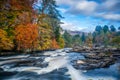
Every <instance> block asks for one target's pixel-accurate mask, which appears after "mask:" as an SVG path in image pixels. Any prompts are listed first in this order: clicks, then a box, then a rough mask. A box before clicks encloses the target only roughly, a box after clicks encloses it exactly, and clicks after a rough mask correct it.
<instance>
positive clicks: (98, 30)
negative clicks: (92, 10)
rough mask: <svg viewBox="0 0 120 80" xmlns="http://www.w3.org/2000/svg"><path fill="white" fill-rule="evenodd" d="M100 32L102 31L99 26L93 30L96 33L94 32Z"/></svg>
mask: <svg viewBox="0 0 120 80" xmlns="http://www.w3.org/2000/svg"><path fill="white" fill-rule="evenodd" d="M101 30H102V27H101V26H99V25H98V26H96V28H95V31H96V32H98V33H100V32H101Z"/></svg>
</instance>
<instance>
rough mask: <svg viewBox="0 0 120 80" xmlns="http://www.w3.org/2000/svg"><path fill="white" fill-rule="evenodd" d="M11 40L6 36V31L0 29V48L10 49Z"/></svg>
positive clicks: (11, 46)
mask: <svg viewBox="0 0 120 80" xmlns="http://www.w3.org/2000/svg"><path fill="white" fill-rule="evenodd" d="M13 47H14V45H13V42H12V41H11V40H10V38H8V37H7V33H6V31H4V30H2V29H0V50H11V49H12V48H13Z"/></svg>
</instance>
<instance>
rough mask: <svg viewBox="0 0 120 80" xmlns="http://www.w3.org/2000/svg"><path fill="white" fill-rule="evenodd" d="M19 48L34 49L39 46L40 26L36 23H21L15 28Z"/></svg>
mask: <svg viewBox="0 0 120 80" xmlns="http://www.w3.org/2000/svg"><path fill="white" fill-rule="evenodd" d="M15 32H16V37H15V39H16V43H17V49H18V50H27V49H30V50H33V49H35V48H37V46H38V27H37V25H35V24H30V23H29V24H27V25H22V24H21V25H19V26H17V27H16V29H15Z"/></svg>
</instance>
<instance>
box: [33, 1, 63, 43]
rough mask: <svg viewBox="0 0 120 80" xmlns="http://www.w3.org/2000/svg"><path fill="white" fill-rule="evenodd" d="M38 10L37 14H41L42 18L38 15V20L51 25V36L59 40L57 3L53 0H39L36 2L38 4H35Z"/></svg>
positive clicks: (59, 16)
mask: <svg viewBox="0 0 120 80" xmlns="http://www.w3.org/2000/svg"><path fill="white" fill-rule="evenodd" d="M35 7H36V9H37V10H38V14H39V16H41V15H42V16H43V15H44V16H43V17H42V19H41V18H40V17H39V18H38V22H43V23H47V24H48V25H49V26H51V28H52V30H53V34H51V35H52V37H53V38H55V39H56V41H57V42H59V38H60V36H61V35H60V23H61V21H60V18H62V16H61V15H60V13H59V11H58V10H57V5H56V1H55V0H41V1H39V2H38V5H36V6H35Z"/></svg>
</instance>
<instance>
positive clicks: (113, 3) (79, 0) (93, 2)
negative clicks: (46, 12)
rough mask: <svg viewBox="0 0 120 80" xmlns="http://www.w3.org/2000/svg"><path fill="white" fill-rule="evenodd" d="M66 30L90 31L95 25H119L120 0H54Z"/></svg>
mask: <svg viewBox="0 0 120 80" xmlns="http://www.w3.org/2000/svg"><path fill="white" fill-rule="evenodd" d="M56 1H57V5H58V6H59V7H58V10H59V11H60V13H61V14H62V16H63V17H65V18H64V19H62V22H64V24H61V27H62V28H63V29H66V30H77V31H85V32H92V31H93V30H94V29H95V27H96V26H97V25H101V26H104V25H108V26H110V25H114V26H115V27H116V28H118V27H119V26H120V0H56Z"/></svg>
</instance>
